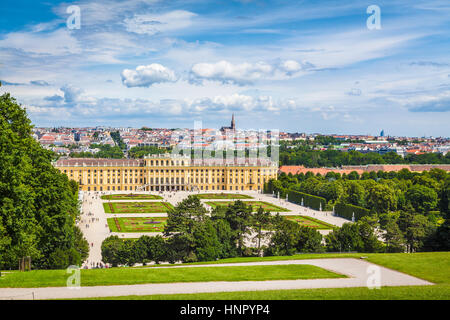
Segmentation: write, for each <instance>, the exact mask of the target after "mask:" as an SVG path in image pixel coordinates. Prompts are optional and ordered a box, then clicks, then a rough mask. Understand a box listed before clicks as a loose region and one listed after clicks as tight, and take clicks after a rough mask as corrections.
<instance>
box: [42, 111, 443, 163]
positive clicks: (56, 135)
mask: <svg viewBox="0 0 450 320" xmlns="http://www.w3.org/2000/svg"><path fill="white" fill-rule="evenodd" d="M176 130H177V131H176V134H174V132H175V129H168V128H147V127H143V128H116V127H103V126H99V127H83V128H77V127H73V128H68V127H58V128H46V127H35V128H34V129H33V136H34V138H35V139H36V140H37V141H38V142H39V143H40V144H41V145H42V146H44V147H45V148H46V149H49V150H52V151H53V152H55V153H57V154H59V155H61V156H68V155H70V154H71V153H92V154H96V153H97V152H99V151H100V149H99V148H98V147H97V148H96V146H99V145H100V146H101V145H109V146H111V147H114V146H116V145H117V144H118V143H117V141H116V140H115V139H113V137H112V135H111V133H115V134H117V132H118V133H119V135H120V140H121V144H122V149H123V150H124V151H125V152H126V151H129V150H130V149H132V148H134V147H155V148H159V149H171V148H173V147H175V146H178V147H180V148H183V147H186V146H185V145H183V144H184V143H186V137H188V138H190V139H189V142H190V141H191V140H192V141H193V144H192V145H193V147H194V148H198V147H202V148H203V149H205V150H224V149H227V148H233V149H237V150H242V149H248V148H264V147H266V146H267V144H266V143H267V140H269V139H272V137H271V134H270V133H268V134H267V135H265V136H264V137H263V139H261V138H259V139H258V140H257V142H256V143H252V144H250V143H249V138H248V136H249V133H248V132H247V131H246V130H242V129H237V128H236V125H235V120H234V116H233V119H232V121H231V126H230V127H222V128H221V129H220V130H218V129H208V128H206V129H201V132H200V131H199V130H194V129H188V128H182V129H176ZM231 130H232V131H233V139H232V140H230V139H228V140H227V133H226V131H231ZM194 137H195V140H194ZM318 137H328V138H330V139H332V140H333V141H334V143H321V142H322V141H323V139H320V140H319V139H318ZM277 139H278V140H279V141H280V142H282V141H284V142H285V143H286V144H287V148H289V147H290V146H289V143H290V142H291V143H292V144H293V145H292V148H294V147H295V143H296V142H299V141H305V142H311V143H312V144H313V148H314V149H315V150H322V151H324V150H328V149H333V150H339V151H342V152H347V151H351V150H354V151H359V152H361V153H370V152H374V153H378V154H381V155H382V154H386V153H388V152H395V153H396V154H398V155H400V156H402V157H405V156H406V155H413V154H414V155H420V154H425V153H440V154H442V155H444V156H445V155H446V154H447V153H448V152H449V151H450V138H448V137H396V136H389V135H385V132H384V130H381V132H380V134H379V135H378V136H372V135H337V134H328V135H327V134H319V133H313V134H308V133H299V132H294V133H290V132H279V133H277ZM315 142H317V143H315Z"/></svg>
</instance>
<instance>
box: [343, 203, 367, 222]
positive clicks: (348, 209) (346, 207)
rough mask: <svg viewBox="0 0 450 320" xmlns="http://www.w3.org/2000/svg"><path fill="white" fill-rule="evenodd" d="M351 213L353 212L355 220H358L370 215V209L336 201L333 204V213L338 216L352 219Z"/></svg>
mask: <svg viewBox="0 0 450 320" xmlns="http://www.w3.org/2000/svg"><path fill="white" fill-rule="evenodd" d="M353 213H355V221H358V220H359V219H360V218H362V217H364V216H368V215H370V210H368V209H365V208H363V207H358V206H354V205H352V204H344V203H336V205H335V206H334V214H335V215H337V216H339V217H342V218H345V219H348V220H352V216H353Z"/></svg>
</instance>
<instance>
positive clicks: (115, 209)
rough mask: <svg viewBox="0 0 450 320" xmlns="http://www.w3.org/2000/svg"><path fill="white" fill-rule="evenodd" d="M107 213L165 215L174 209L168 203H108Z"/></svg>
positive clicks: (104, 204) (106, 206)
mask: <svg viewBox="0 0 450 320" xmlns="http://www.w3.org/2000/svg"><path fill="white" fill-rule="evenodd" d="M103 208H104V209H105V212H106V213H164V212H167V211H169V210H170V209H173V206H172V205H171V204H170V203H168V202H107V203H103Z"/></svg>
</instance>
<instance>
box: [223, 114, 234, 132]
mask: <svg viewBox="0 0 450 320" xmlns="http://www.w3.org/2000/svg"><path fill="white" fill-rule="evenodd" d="M227 130H233V131H234V130H236V123H235V122H234V114H233V115H232V116H231V126H229V127H222V128H220V131H222V132H225V131H227Z"/></svg>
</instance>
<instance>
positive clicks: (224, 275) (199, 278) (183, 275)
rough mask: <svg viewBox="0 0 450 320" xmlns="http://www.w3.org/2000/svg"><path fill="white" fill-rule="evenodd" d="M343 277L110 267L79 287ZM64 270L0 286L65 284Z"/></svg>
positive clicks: (12, 277)
mask: <svg viewBox="0 0 450 320" xmlns="http://www.w3.org/2000/svg"><path fill="white" fill-rule="evenodd" d="M340 277H344V276H343V275H339V274H336V273H333V272H330V271H328V270H324V269H321V268H318V267H316V266H311V265H281V266H247V267H244V266H231V267H208V266H205V267H201V268H161V269H156V268H111V269H88V270H84V269H83V270H81V285H82V286H96V285H125V284H142V283H171V282H172V283H174V282H203V281H256V280H292V279H321V278H340ZM66 280H67V273H66V272H65V270H36V271H30V272H12V273H4V274H3V275H2V279H1V280H0V287H3V288H7V287H15V288H28V287H30V288H34V287H61V286H65V285H66Z"/></svg>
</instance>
